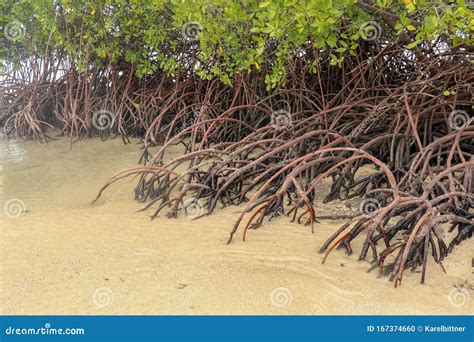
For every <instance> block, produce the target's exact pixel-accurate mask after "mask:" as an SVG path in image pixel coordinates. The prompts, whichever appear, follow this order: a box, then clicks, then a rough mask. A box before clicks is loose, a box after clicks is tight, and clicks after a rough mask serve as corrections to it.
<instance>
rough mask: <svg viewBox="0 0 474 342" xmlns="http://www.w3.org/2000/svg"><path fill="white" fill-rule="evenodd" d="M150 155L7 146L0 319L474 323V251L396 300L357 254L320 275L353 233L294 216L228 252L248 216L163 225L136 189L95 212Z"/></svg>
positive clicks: (414, 277) (408, 286) (100, 147)
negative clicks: (418, 319)
mask: <svg viewBox="0 0 474 342" xmlns="http://www.w3.org/2000/svg"><path fill="white" fill-rule="evenodd" d="M140 153H141V149H140V145H139V144H137V142H136V141H135V142H134V143H133V144H129V145H124V144H123V143H122V141H121V140H120V139H115V140H108V141H106V142H102V141H100V140H98V139H93V140H87V141H82V142H79V143H77V144H74V146H73V148H72V150H71V149H70V148H69V139H67V138H59V139H58V140H56V141H52V142H50V143H47V144H39V143H34V142H26V141H18V140H6V139H4V138H0V247H1V248H0V260H1V263H0V267H1V268H0V272H1V277H0V309H1V311H0V313H5V314H399V313H405V314H467V313H472V305H471V304H472V299H471V304H469V303H467V304H465V305H461V306H453V305H452V303H450V300H449V295H450V293H451V292H452V290H453V285H464V286H465V288H466V289H467V290H466V291H467V292H466V293H467V294H468V296H470V297H471V298H472V295H473V292H472V288H471V287H469V286H471V285H469V284H468V283H467V280H466V279H467V277H468V275H470V272H471V265H470V256H471V255H470V253H471V252H470V250H469V248H468V245H467V244H464V245H463V246H461V248H459V249H458V250H456V251H455V252H454V253H453V254H452V256H451V257H450V258H449V260H448V261H447V262H446V263H445V264H444V267H445V268H446V270H447V272H448V274H447V275H445V274H443V272H442V271H441V268H440V267H439V266H438V265H434V263H429V264H428V268H429V269H428V277H427V284H426V285H423V286H422V285H420V284H419V274H411V273H410V272H407V273H406V276H405V278H404V283H403V285H402V286H401V287H399V288H398V289H394V288H393V285H392V284H391V283H390V282H389V281H388V280H387V279H386V278H384V277H378V272H377V270H373V271H372V272H367V270H368V269H369V268H370V264H369V263H368V262H358V261H357V256H356V255H354V256H347V255H345V254H344V253H342V252H340V251H335V252H334V253H333V255H331V257H330V258H329V259H328V261H327V262H326V263H325V265H321V255H320V254H318V253H317V251H318V249H319V248H320V247H321V245H322V243H323V241H324V240H325V239H326V238H327V237H328V236H330V235H331V234H332V233H333V232H334V230H335V229H337V228H338V227H339V226H340V225H341V224H342V222H320V223H318V224H317V225H316V234H314V235H312V234H311V233H310V232H309V228H308V227H304V226H301V225H298V224H295V223H289V220H288V219H287V218H284V217H282V218H277V219H275V220H274V221H272V222H271V223H269V222H266V223H265V224H264V226H263V227H262V228H260V229H258V230H252V231H251V232H250V234H249V236H248V241H247V242H245V243H244V242H242V241H241V240H240V239H239V237H240V234H238V237H237V238H236V239H235V240H234V242H233V243H232V244H230V245H226V244H225V242H226V240H227V237H228V232H229V230H230V228H231V226H232V223H233V222H234V220H235V218H236V217H237V216H238V212H239V210H241V209H242V208H241V207H227V208H224V209H218V210H216V212H215V213H213V214H212V215H210V216H206V217H203V218H201V219H199V220H195V221H191V220H188V219H186V218H184V217H179V218H178V219H167V218H165V217H163V215H161V216H160V217H158V218H157V219H156V220H153V221H151V220H150V219H149V216H150V212H138V213H137V212H136V211H137V210H138V209H140V208H141V207H142V204H139V203H136V202H134V201H133V186H134V181H132V182H130V181H127V180H124V181H121V182H119V183H117V184H115V185H113V186H111V187H110V189H108V190H107V191H106V193H105V194H104V196H103V197H102V198H101V199H100V200H99V201H98V202H97V203H96V204H94V205H91V204H90V202H91V200H92V199H93V198H94V197H95V195H96V194H97V191H98V190H99V189H100V187H101V186H102V185H103V183H104V182H105V181H106V180H107V179H108V178H109V177H111V176H112V175H114V174H115V173H117V172H119V171H121V170H124V169H126V168H129V167H133V166H135V165H136V163H137V161H138V159H139V155H140ZM169 153H171V154H172V155H178V154H179V151H178V150H175V151H173V150H172V151H171V152H169ZM169 156H170V155H168V157H169ZM5 208H7V210H6V209H5ZM1 209H3V210H1ZM240 233H241V232H240ZM361 243H362V241H356V242H355V243H354V246H353V247H354V249H355V250H357V249H358V248H360V245H361ZM466 284H467V285H466ZM280 293H281V294H282V295H279V294H280ZM98 294H100V295H98ZM102 294H104V295H102ZM282 298H283V300H282ZM99 299H100V300H99Z"/></svg>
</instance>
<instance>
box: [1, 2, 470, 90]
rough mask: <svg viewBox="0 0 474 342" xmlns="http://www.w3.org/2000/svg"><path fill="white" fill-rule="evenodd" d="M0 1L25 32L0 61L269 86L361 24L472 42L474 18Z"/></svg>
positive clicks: (338, 6)
mask: <svg viewBox="0 0 474 342" xmlns="http://www.w3.org/2000/svg"><path fill="white" fill-rule="evenodd" d="M4 1H5V3H4V4H3V10H2V17H1V20H0V23H1V25H2V27H6V25H7V24H8V23H9V22H12V21H18V22H20V23H21V24H22V25H24V29H25V32H24V33H25V34H24V36H23V37H21V39H18V40H16V41H11V40H9V39H8V37H3V43H4V44H3V45H4V47H5V49H2V52H1V54H0V59H3V60H4V62H5V60H6V61H8V62H10V63H11V62H14V63H20V62H22V61H24V60H26V59H28V58H30V57H31V56H35V57H38V56H40V57H44V55H45V54H48V53H49V54H50V53H51V51H53V50H54V51H55V52H56V53H58V54H60V55H61V54H66V55H67V56H68V58H67V59H68V61H69V62H70V64H71V65H76V66H77V68H78V70H79V71H84V70H85V69H86V68H87V67H88V66H90V65H94V66H98V67H105V66H107V65H109V64H116V65H121V64H124V63H125V64H132V65H134V66H135V68H136V69H135V70H136V75H137V76H139V77H143V76H145V75H151V74H153V73H155V72H157V71H163V72H166V73H168V74H169V75H174V74H177V73H181V74H182V73H183V72H189V71H190V70H191V71H193V72H196V73H197V74H198V75H199V76H200V77H202V78H204V79H212V78H214V77H218V78H219V79H220V80H221V81H222V82H223V83H225V84H227V85H232V84H233V83H234V82H233V79H234V77H236V76H238V75H240V74H243V73H250V72H259V73H262V74H264V75H265V80H266V84H267V87H268V88H270V87H271V88H273V87H276V86H278V85H281V84H284V83H285V81H286V74H287V72H286V71H287V70H288V68H291V67H292V61H293V58H294V57H299V58H301V57H304V58H303V60H304V62H305V65H306V68H307V70H309V71H310V72H316V71H317V70H318V67H319V64H320V63H325V62H329V63H331V64H334V65H336V64H337V65H341V63H342V61H343V60H344V59H345V58H347V56H349V55H353V56H355V54H356V50H357V49H358V48H359V46H360V44H363V43H364V40H363V39H361V35H362V36H364V30H367V29H369V30H375V32H370V33H369V34H375V35H377V38H378V39H379V40H382V41H383V40H384V39H390V38H393V36H396V35H398V36H400V37H402V39H401V41H402V43H403V44H405V46H406V48H407V49H412V48H415V47H417V46H420V45H422V44H429V43H430V41H433V40H435V39H443V40H444V41H446V44H448V45H454V46H459V45H464V46H467V47H469V48H472V43H473V37H472V32H473V29H474V16H473V12H472V9H470V8H469V7H468V5H467V3H466V2H465V1H463V0H458V1H456V2H453V1H448V2H446V1H440V0H435V1H428V0H403V1H393V0H376V2H375V3H372V2H371V1H369V0H367V1H364V2H361V1H356V0H272V1H252V0H243V1H238V2H237V1H227V0H196V1H190V0H168V1H164V0H94V1H83V0H81V1H78V0H58V1H54V2H53V1H48V0H20V1H18V0H4ZM373 9H375V10H376V11H375V12H374V11H372V10H373ZM367 23H369V24H367ZM379 28H380V31H379ZM188 29H191V34H192V36H191V37H189V32H186V31H187V30H188ZM193 30H194V31H193ZM4 31H5V30H4ZM3 33H4V35H6V32H3ZM362 38H363V37H362ZM47 46H48V48H47Z"/></svg>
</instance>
